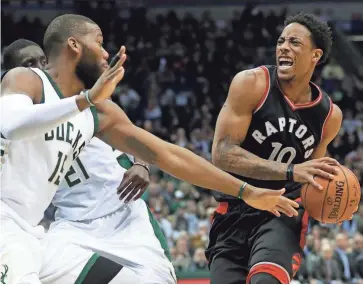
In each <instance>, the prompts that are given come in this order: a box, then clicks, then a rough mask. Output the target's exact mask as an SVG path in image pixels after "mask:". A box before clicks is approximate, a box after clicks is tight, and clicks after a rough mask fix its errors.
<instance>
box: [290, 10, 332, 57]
mask: <svg viewBox="0 0 363 285" xmlns="http://www.w3.org/2000/svg"><path fill="white" fill-rule="evenodd" d="M291 23H298V24H300V25H303V26H305V27H306V28H307V29H308V30H309V31H310V33H311V40H312V41H313V43H314V45H315V46H316V47H317V48H319V49H321V50H322V51H323V56H322V57H321V59H320V62H319V63H323V62H325V61H326V60H327V58H328V57H329V54H330V51H331V47H332V44H333V37H332V31H331V29H330V27H329V26H328V24H327V23H326V22H324V21H321V20H320V19H319V18H318V17H316V16H315V15H313V14H307V13H304V12H300V13H299V14H296V15H293V16H290V17H288V18H286V20H285V23H284V26H285V27H286V26H287V25H289V24H291Z"/></svg>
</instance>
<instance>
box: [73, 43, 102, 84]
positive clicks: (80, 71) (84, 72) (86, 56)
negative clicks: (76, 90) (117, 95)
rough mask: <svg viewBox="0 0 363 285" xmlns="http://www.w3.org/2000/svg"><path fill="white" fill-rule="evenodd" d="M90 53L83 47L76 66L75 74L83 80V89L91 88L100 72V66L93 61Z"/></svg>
mask: <svg viewBox="0 0 363 285" xmlns="http://www.w3.org/2000/svg"><path fill="white" fill-rule="evenodd" d="M95 62H96V59H95V58H94V56H93V55H92V53H91V52H90V51H89V49H87V48H86V47H84V52H83V54H82V57H81V59H80V61H79V63H78V64H77V67H76V75H77V77H78V78H79V79H80V80H81V81H82V82H83V84H84V86H85V89H91V88H92V87H93V85H94V84H95V83H96V81H97V80H98V78H99V77H100V76H101V74H102V70H101V68H100V67H99V66H98V65H97V64H96V63H95Z"/></svg>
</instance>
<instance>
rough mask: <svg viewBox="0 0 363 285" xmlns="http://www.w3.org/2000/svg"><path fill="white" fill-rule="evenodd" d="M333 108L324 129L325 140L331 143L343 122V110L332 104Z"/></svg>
mask: <svg viewBox="0 0 363 285" xmlns="http://www.w3.org/2000/svg"><path fill="white" fill-rule="evenodd" d="M331 108H332V109H331V111H330V114H329V115H328V118H327V119H326V122H325V127H324V138H325V139H327V140H329V141H331V140H333V139H334V137H335V136H336V135H337V134H338V132H339V130H340V128H341V124H342V120H343V113H342V110H341V109H340V108H339V107H338V106H337V105H335V104H332V107H331Z"/></svg>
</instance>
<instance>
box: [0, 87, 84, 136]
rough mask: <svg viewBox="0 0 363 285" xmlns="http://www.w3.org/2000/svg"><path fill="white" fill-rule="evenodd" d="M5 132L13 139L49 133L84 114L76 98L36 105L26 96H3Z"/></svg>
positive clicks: (1, 107) (2, 128) (1, 103)
mask: <svg viewBox="0 0 363 285" xmlns="http://www.w3.org/2000/svg"><path fill="white" fill-rule="evenodd" d="M0 109H1V122H2V125H1V133H2V134H3V136H5V137H6V138H7V139H9V140H21V139H27V138H32V137H35V136H38V135H42V134H45V133H47V132H49V131H51V130H52V129H54V128H56V127H57V126H59V125H60V124H62V123H64V122H66V121H67V120H69V119H71V118H72V117H74V116H76V115H77V114H79V113H80V109H79V106H78V105H77V102H76V97H70V98H65V99H62V100H60V101H57V102H52V103H46V104H38V105H33V102H32V100H31V98H30V97H28V96H26V95H21V94H19V95H9V96H4V97H1V98H0Z"/></svg>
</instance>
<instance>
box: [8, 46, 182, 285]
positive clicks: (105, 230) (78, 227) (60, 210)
mask: <svg viewBox="0 0 363 285" xmlns="http://www.w3.org/2000/svg"><path fill="white" fill-rule="evenodd" d="M12 45H13V44H11V45H10V46H12ZM41 52H42V53H43V50H41ZM12 53H14V54H18V62H24V56H26V57H30V58H31V57H33V58H34V59H35V60H34V61H33V64H38V62H37V60H36V57H35V56H36V53H35V54H34V55H33V54H32V51H30V52H29V53H28V54H27V55H24V54H21V53H19V50H17V48H16V47H14V48H13V49H12ZM43 54H44V53H43ZM15 67H17V66H16V65H15V66H14V65H10V64H8V68H10V69H11V68H15ZM133 161H134V157H132V156H130V155H127V154H125V153H121V152H120V151H117V150H113V149H112V148H111V147H110V146H108V145H106V144H105V143H103V142H102V141H101V140H99V139H97V138H93V139H92V140H91V142H90V143H89V144H88V145H87V146H86V147H85V148H84V149H83V151H82V152H81V154H80V155H79V157H78V158H77V159H76V161H75V162H74V163H73V165H72V166H71V168H70V170H69V171H68V172H67V174H66V175H65V179H64V180H63V182H62V183H61V184H60V187H59V189H58V190H57V192H56V194H55V197H54V198H53V201H52V203H53V205H55V206H56V215H55V217H56V220H57V222H56V223H53V224H52V227H51V230H50V231H49V232H48V234H47V235H46V238H45V239H43V240H42V245H43V246H42V247H43V249H44V258H43V266H42V269H41V272H40V277H41V281H42V282H43V283H58V282H60V281H62V282H63V283H75V282H76V281H77V282H78V283H79V282H80V281H82V282H81V283H88V281H89V280H90V278H91V280H92V282H93V283H95V281H99V282H101V281H103V283H104V281H105V278H106V277H107V275H106V274H104V273H103V272H99V270H100V268H102V266H105V267H114V268H118V269H119V271H120V270H121V269H122V268H123V267H124V269H123V270H122V282H124V283H125V282H126V283H147V282H149V283H163V284H167V283H175V273H174V269H173V266H172V264H171V262H170V261H169V259H168V257H169V256H170V255H169V249H168V246H167V241H166V240H165V237H164V236H163V234H162V232H161V230H160V228H159V225H158V223H157V222H156V221H155V219H154V217H153V215H152V214H151V212H150V211H149V209H148V208H147V206H146V204H145V202H144V201H143V200H141V199H140V200H137V198H139V197H141V195H142V194H143V193H144V191H145V189H146V187H147V185H148V184H149V166H148V165H147V164H145V163H143V162H140V161H139V162H135V164H133ZM123 178H125V179H126V180H127V181H126V182H125V183H124V185H128V187H122V185H121V187H119V186H120V181H121V180H123ZM118 188H119V192H122V194H125V196H127V197H126V199H122V200H123V201H125V202H128V201H130V200H137V201H135V202H134V203H130V204H126V205H124V204H123V203H121V202H120V201H119V200H118V195H117V190H116V189H118ZM123 201H122V202H123ZM111 216H112V220H113V221H117V222H116V224H117V227H114V226H111V225H110V218H111ZM85 221H88V222H87V223H85ZM91 221H92V223H91ZM100 221H102V223H103V224H104V225H103V226H100V225H99V222H100ZM106 224H107V225H109V226H108V227H107V226H106ZM64 229H66V231H65V230H64ZM96 230H97V234H96ZM100 234H101V235H100ZM132 234H133V235H132ZM69 237H71V238H69ZM92 244H93V247H92V250H91V249H89V248H88V249H85V248H83V247H81V246H88V247H90V245H92ZM95 246H96V247H95ZM95 251H97V252H101V251H102V252H103V255H106V254H107V255H112V257H113V258H114V259H115V258H117V261H118V263H115V262H113V261H111V260H110V259H107V258H105V257H104V256H99V254H98V253H95ZM137 252H139V254H136V253H137ZM82 260H83V263H82ZM89 260H96V261H95V263H94V264H93V265H92V267H91V268H90V269H89V271H88V273H87V274H86V275H85V274H82V272H83V269H84V268H85V266H86V264H87V263H88V261H89ZM124 264H126V265H124ZM65 267H66V268H65ZM129 267H131V269H129ZM64 272H65V273H64ZM95 272H96V273H97V274H96V276H93V274H94V273H95ZM60 273H61V274H60ZM111 277H112V276H111ZM59 278H61V280H60V279H59ZM80 278H81V279H80ZM97 278H98V279H97ZM96 283H98V282H96Z"/></svg>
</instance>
